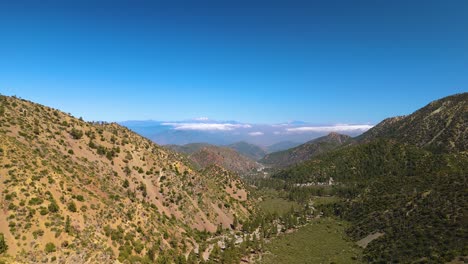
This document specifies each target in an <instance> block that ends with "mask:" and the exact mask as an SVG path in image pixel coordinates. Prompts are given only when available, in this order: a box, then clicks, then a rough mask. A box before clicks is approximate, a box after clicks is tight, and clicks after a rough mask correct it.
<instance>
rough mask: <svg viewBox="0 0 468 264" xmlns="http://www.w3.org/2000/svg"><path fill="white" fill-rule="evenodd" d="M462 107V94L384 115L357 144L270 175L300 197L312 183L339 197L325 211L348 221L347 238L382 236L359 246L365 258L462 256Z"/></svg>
mask: <svg viewBox="0 0 468 264" xmlns="http://www.w3.org/2000/svg"><path fill="white" fill-rule="evenodd" d="M466 106H467V94H459V95H454V96H449V97H446V98H443V99H440V100H437V101H434V102H432V103H430V104H429V105H427V106H426V107H424V108H422V109H420V110H418V111H416V112H415V113H413V114H411V115H409V116H405V117H396V118H389V119H386V120H384V121H383V122H381V123H380V124H379V125H378V126H376V127H375V128H373V129H371V130H370V131H368V132H367V133H365V134H364V135H363V136H361V137H359V138H358V140H359V142H358V143H359V144H352V145H350V146H348V147H344V148H339V149H336V150H333V151H331V152H328V153H325V154H323V155H320V156H317V157H314V158H312V159H310V160H308V161H306V162H303V163H301V164H298V165H295V166H291V167H289V168H286V169H284V170H282V171H280V172H278V173H277V174H275V175H273V177H275V178H280V179H283V180H285V181H286V182H289V183H290V184H291V185H292V186H294V187H295V189H294V190H293V191H294V192H297V194H301V193H302V194H304V193H305V194H307V188H304V187H303V186H312V187H310V189H311V190H312V191H313V189H314V188H328V190H329V191H331V192H333V193H335V194H336V195H338V196H340V197H342V198H343V200H342V202H340V203H338V204H333V205H330V206H328V208H327V210H328V212H333V213H334V214H335V215H338V216H340V217H343V218H345V219H347V220H348V221H350V222H351V223H352V226H351V227H350V228H349V229H348V230H347V232H348V234H349V235H350V237H351V238H353V239H355V240H361V239H366V238H367V237H369V236H372V235H373V234H379V238H378V239H376V240H373V241H372V242H370V243H369V244H368V245H367V247H366V248H365V249H364V254H365V259H364V261H365V262H367V263H446V262H449V261H451V260H453V259H454V258H455V257H457V256H466V249H467V248H466V237H467V236H468V231H467V229H466V217H465V215H466V213H467V212H466V190H467V188H468V183H467V178H466V176H467V175H468V154H467V152H466V147H467V146H466V136H467V133H466V131H467V126H468V123H467V122H466V120H467V117H468V108H467V107H466ZM331 179H333V180H334V182H333V181H331ZM330 183H332V186H329V184H330ZM302 196H304V195H302ZM327 210H326V211H327ZM380 235H382V236H380Z"/></svg>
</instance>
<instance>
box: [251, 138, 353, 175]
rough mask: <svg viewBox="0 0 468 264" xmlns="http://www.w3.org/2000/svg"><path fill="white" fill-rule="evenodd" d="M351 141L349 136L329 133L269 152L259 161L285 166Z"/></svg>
mask: <svg viewBox="0 0 468 264" xmlns="http://www.w3.org/2000/svg"><path fill="white" fill-rule="evenodd" d="M351 141H352V139H351V137H350V136H347V135H341V134H338V133H330V134H328V135H327V136H324V137H320V138H317V139H314V140H311V141H309V142H306V143H304V144H302V145H299V146H297V147H295V148H292V149H288V150H284V151H280V152H274V153H270V154H268V155H266V156H265V157H264V158H263V159H261V160H260V162H261V163H263V164H268V165H272V166H275V167H287V166H290V165H293V164H297V163H300V162H303V161H306V160H308V159H310V158H312V157H314V156H317V155H319V154H322V153H325V152H327V151H330V150H333V149H336V148H338V147H340V146H342V145H344V144H347V143H349V142H351Z"/></svg>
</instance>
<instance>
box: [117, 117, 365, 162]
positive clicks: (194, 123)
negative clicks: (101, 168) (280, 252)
mask: <svg viewBox="0 0 468 264" xmlns="http://www.w3.org/2000/svg"><path fill="white" fill-rule="evenodd" d="M120 124H121V125H123V126H126V127H128V128H130V129H131V130H133V131H135V132H137V133H138V134H140V135H142V136H144V137H146V138H149V139H151V140H152V141H154V142H156V143H158V144H161V145H168V144H175V145H185V144H190V143H199V142H204V143H208V144H212V145H218V146H226V145H231V144H237V143H238V142H245V143H249V144H254V145H257V146H260V147H262V148H263V149H264V151H265V152H266V153H271V152H275V151H280V150H285V149H288V148H291V147H295V146H297V145H299V144H301V143H304V142H307V141H310V140H312V139H314V138H317V137H321V136H325V135H327V134H328V133H330V132H337V133H341V134H345V135H349V136H357V135H360V134H362V133H363V132H365V131H367V130H368V129H370V128H371V127H372V126H373V125H371V124H351V125H348V124H338V125H336V124H334V125H330V124H326V125H317V124H310V123H305V122H299V121H295V122H288V123H282V124H271V125H268V124H247V123H240V122H236V121H215V120H207V119H194V120H186V121H173V122H163V121H125V122H121V123H120ZM245 147H246V146H241V147H240V148H241V149H244V148H245ZM233 148H234V149H237V150H239V148H238V147H236V146H233ZM241 152H242V151H241ZM254 152H257V153H251V154H248V155H247V156H250V157H252V158H254V159H257V158H258V157H260V154H259V153H260V152H259V150H258V149H257V150H255V151H254Z"/></svg>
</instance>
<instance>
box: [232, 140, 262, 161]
mask: <svg viewBox="0 0 468 264" xmlns="http://www.w3.org/2000/svg"><path fill="white" fill-rule="evenodd" d="M227 147H228V148H232V149H234V150H235V151H237V152H239V153H240V154H242V155H244V156H246V157H249V158H251V159H253V160H259V159H261V158H263V157H264V156H265V155H266V151H265V150H264V149H263V148H261V147H259V146H257V145H254V144H250V143H247V142H245V141H240V142H236V143H233V144H229V145H227Z"/></svg>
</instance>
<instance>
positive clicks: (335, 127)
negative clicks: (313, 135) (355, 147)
mask: <svg viewBox="0 0 468 264" xmlns="http://www.w3.org/2000/svg"><path fill="white" fill-rule="evenodd" d="M372 127H373V126H372V125H333V126H305V127H292V128H287V129H286V131H287V132H289V133H304V132H340V131H345V132H346V131H366V130H369V129H371V128H372Z"/></svg>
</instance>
